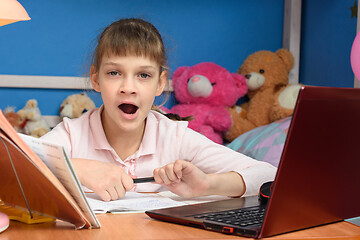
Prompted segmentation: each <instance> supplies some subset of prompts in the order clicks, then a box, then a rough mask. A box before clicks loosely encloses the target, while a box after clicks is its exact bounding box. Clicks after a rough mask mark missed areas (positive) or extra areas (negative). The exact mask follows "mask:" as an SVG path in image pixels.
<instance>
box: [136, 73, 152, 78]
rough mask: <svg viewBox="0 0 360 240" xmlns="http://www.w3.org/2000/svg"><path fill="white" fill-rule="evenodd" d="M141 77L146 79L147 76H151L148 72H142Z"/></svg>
mask: <svg viewBox="0 0 360 240" xmlns="http://www.w3.org/2000/svg"><path fill="white" fill-rule="evenodd" d="M139 77H140V78H142V79H146V78H149V77H151V76H150V75H149V74H147V73H140V74H139Z"/></svg>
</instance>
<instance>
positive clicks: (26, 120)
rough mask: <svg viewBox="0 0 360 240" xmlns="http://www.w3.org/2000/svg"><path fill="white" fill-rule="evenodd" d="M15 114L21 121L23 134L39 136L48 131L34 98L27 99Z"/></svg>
mask: <svg viewBox="0 0 360 240" xmlns="http://www.w3.org/2000/svg"><path fill="white" fill-rule="evenodd" d="M17 114H18V115H19V117H20V121H21V122H22V123H21V125H22V126H23V133H24V134H27V135H30V136H33V137H37V138H39V137H41V136H43V135H45V134H46V133H47V132H49V131H50V127H49V125H48V123H47V122H46V120H45V119H44V118H43V116H42V115H41V112H40V109H39V108H38V102H37V101H36V100H35V99H30V100H29V101H27V102H26V105H25V107H23V108H22V109H20V110H19V111H18V112H17Z"/></svg>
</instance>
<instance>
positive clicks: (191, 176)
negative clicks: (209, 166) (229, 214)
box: [154, 160, 245, 198]
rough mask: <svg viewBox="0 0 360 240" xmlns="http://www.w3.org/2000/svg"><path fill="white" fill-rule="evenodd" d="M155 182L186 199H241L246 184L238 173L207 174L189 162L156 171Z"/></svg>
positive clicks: (176, 163)
mask: <svg viewBox="0 0 360 240" xmlns="http://www.w3.org/2000/svg"><path fill="white" fill-rule="evenodd" d="M154 178H155V182H156V183H158V184H161V185H163V186H165V187H166V188H168V189H169V190H170V191H171V192H173V193H175V194H177V195H179V196H181V197H185V198H192V197H199V196H206V195H224V196H233V197H239V196H241V195H243V194H244V193H245V183H244V180H243V179H242V177H241V175H240V174H238V173H236V172H227V173H219V174H205V173H204V172H203V171H201V170H200V169H199V168H197V167H196V166H195V165H193V164H192V163H190V162H188V161H184V160H176V161H175V162H174V163H170V164H167V165H165V166H163V167H161V168H157V169H155V170H154Z"/></svg>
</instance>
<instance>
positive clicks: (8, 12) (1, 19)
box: [0, 0, 31, 26]
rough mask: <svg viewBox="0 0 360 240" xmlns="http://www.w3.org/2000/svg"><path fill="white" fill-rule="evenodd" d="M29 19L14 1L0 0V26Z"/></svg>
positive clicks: (22, 8)
mask: <svg viewBox="0 0 360 240" xmlns="http://www.w3.org/2000/svg"><path fill="white" fill-rule="evenodd" d="M30 19H31V18H30V17H29V15H28V14H27V12H26V10H25V9H24V7H23V6H22V5H21V4H20V3H19V2H18V1H16V0H0V26H3V25H6V24H10V23H13V22H17V21H26V20H30Z"/></svg>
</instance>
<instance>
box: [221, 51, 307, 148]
mask: <svg viewBox="0 0 360 240" xmlns="http://www.w3.org/2000/svg"><path fill="white" fill-rule="evenodd" d="M293 65H294V57H293V55H292V54H291V52H290V51H288V50H286V49H279V50H278V51H276V52H271V51H265V50H264V51H258V52H255V53H253V54H251V55H249V56H248V57H247V58H246V59H245V61H244V62H243V64H242V65H241V67H240V68H239V69H238V73H239V74H242V75H244V76H245V78H246V83H247V86H248V93H247V96H248V98H249V101H248V102H247V103H244V104H242V105H240V106H233V107H232V108H229V112H230V115H231V118H232V123H233V124H232V126H231V128H230V130H229V131H228V132H226V134H225V139H226V140H227V141H229V142H231V141H233V140H234V139H235V138H236V137H238V136H240V135H241V134H243V133H245V132H247V131H249V130H251V129H253V128H256V127H259V126H262V125H266V124H269V123H271V122H274V121H276V120H279V119H282V118H285V117H288V116H291V115H292V114H293V111H294V107H295V103H296V100H297V96H298V93H299V90H300V88H301V85H300V84H294V85H291V84H289V83H288V82H289V72H290V70H291V69H292V67H293Z"/></svg>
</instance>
